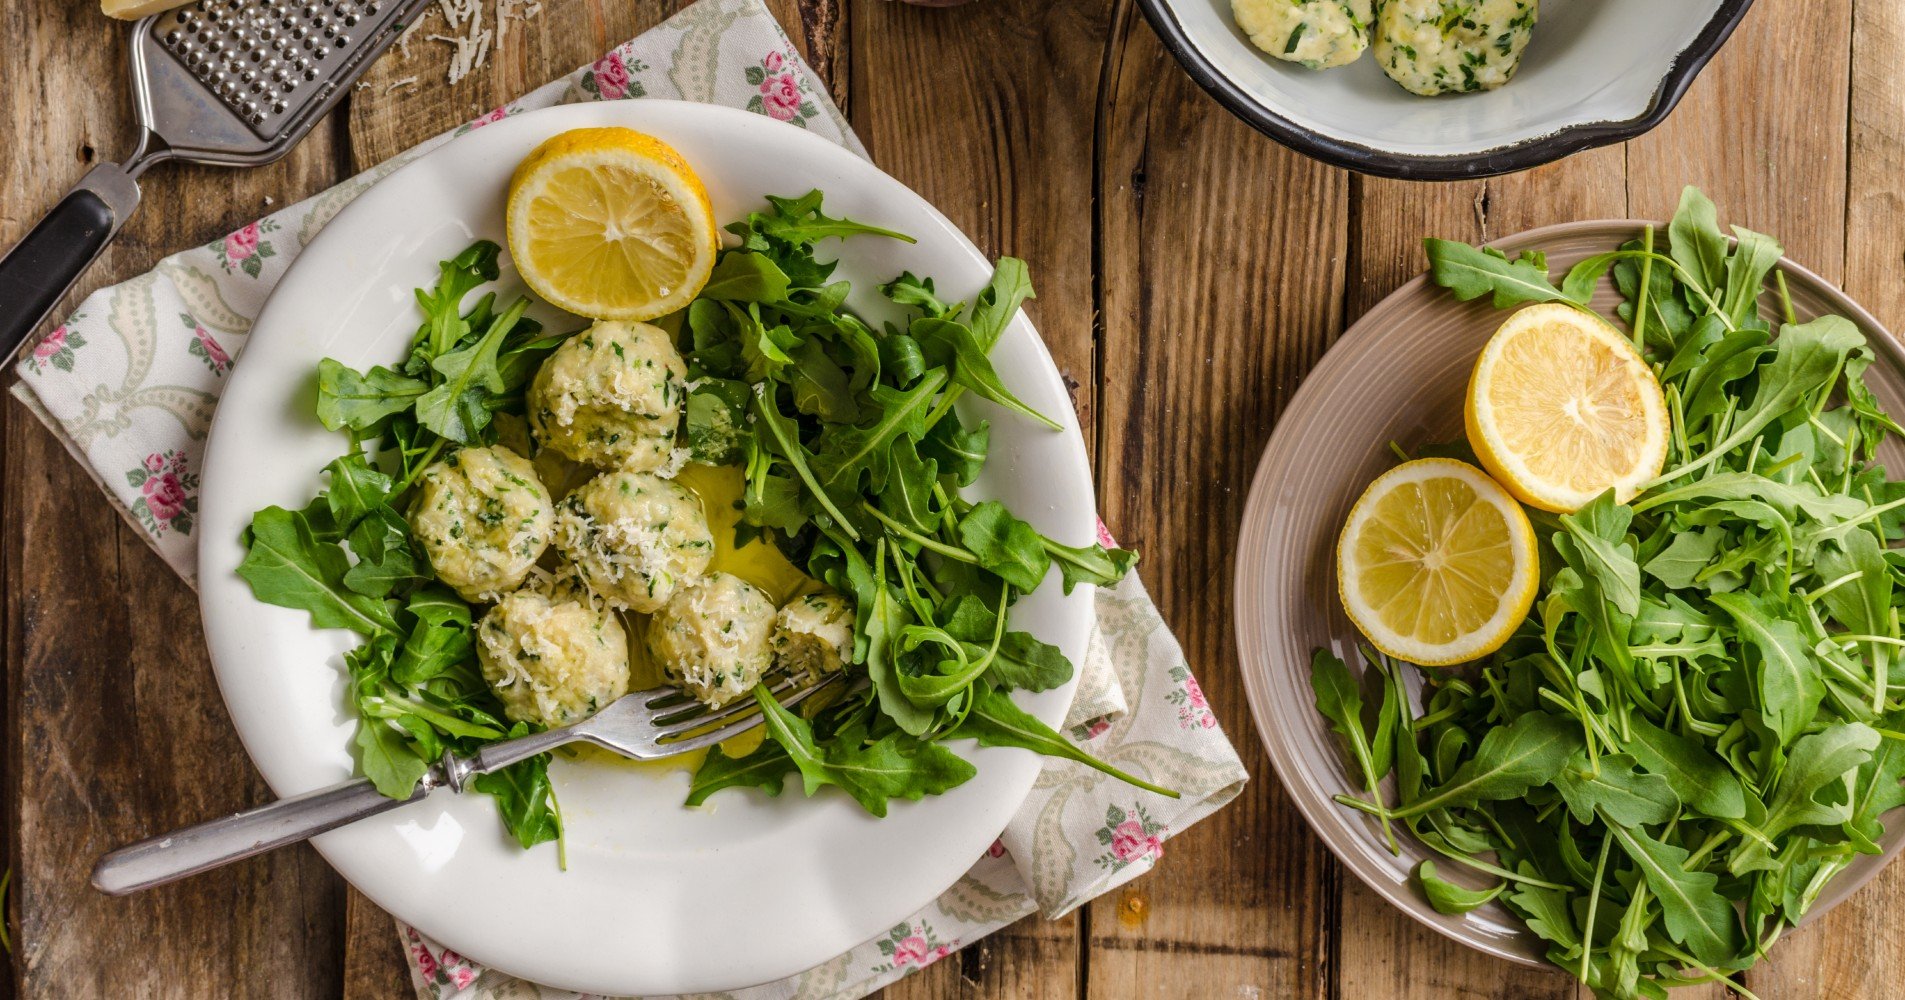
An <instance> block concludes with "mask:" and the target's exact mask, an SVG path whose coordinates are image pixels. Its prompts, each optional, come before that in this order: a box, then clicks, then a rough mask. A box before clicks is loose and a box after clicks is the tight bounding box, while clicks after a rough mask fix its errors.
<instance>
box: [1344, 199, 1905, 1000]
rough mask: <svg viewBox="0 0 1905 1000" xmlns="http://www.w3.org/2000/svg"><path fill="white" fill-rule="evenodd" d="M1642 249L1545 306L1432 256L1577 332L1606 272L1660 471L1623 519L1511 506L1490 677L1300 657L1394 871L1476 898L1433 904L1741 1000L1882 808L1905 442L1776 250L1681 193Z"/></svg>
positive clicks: (1537, 270)
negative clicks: (1506, 623)
mask: <svg viewBox="0 0 1905 1000" xmlns="http://www.w3.org/2000/svg"><path fill="white" fill-rule="evenodd" d="M1657 235H1658V234H1656V233H1655V232H1654V231H1653V230H1652V228H1651V227H1649V228H1648V229H1646V230H1644V231H1642V232H1640V233H1637V234H1636V239H1635V240H1633V241H1632V242H1630V243H1627V244H1626V245H1624V246H1622V247H1621V248H1620V249H1619V250H1617V251H1613V252H1609V253H1603V254H1598V255H1595V256H1593V257H1589V258H1587V259H1586V260H1583V261H1581V262H1580V263H1578V264H1576V265H1574V266H1573V267H1572V268H1571V269H1569V270H1568V272H1567V273H1566V275H1565V276H1563V278H1562V280H1561V282H1560V284H1559V285H1556V284H1555V283H1554V281H1553V279H1552V278H1551V276H1550V273H1549V269H1548V265H1547V262H1546V260H1545V259H1544V258H1543V255H1541V254H1539V253H1523V254H1522V255H1520V256H1519V257H1518V258H1515V259H1509V258H1508V257H1506V256H1505V255H1503V254H1501V253H1499V252H1497V251H1494V250H1486V249H1480V248H1476V247H1471V246H1468V245H1465V244H1461V243H1453V242H1448V241H1442V240H1433V239H1432V240H1429V241H1427V251H1428V256H1429V261H1430V266H1431V275H1432V279H1433V280H1434V281H1435V282H1436V283H1437V284H1439V285H1441V286H1442V287H1444V288H1447V289H1448V290H1449V291H1451V292H1452V293H1453V294H1455V295H1456V296H1457V297H1458V298H1460V299H1462V300H1465V301H1466V300H1470V299H1476V298H1480V297H1483V296H1488V297H1490V299H1491V301H1492V303H1493V305H1494V306H1495V307H1496V308H1498V309H1508V308H1513V307H1520V306H1526V305H1528V304H1531V303H1558V304H1561V305H1563V306H1566V307H1568V308H1571V309H1576V310H1581V311H1590V310H1589V302H1590V300H1591V298H1592V296H1593V293H1594V291H1595V289H1596V286H1597V285H1599V284H1600V283H1601V282H1602V280H1603V279H1604V278H1606V277H1610V276H1611V279H1612V281H1613V283H1614V286H1615V287H1616V289H1617V290H1618V292H1619V293H1620V296H1621V300H1622V301H1621V303H1620V305H1619V307H1618V319H1619V320H1620V322H1621V324H1623V325H1624V334H1625V336H1627V337H1628V338H1630V339H1631V344H1632V345H1633V346H1634V347H1635V348H1636V349H1637V350H1638V351H1639V352H1640V354H1641V357H1643V358H1644V360H1645V362H1646V364H1647V365H1648V366H1650V367H1651V370H1652V372H1653V375H1654V377H1655V378H1657V380H1658V384H1659V386H1660V387H1661V392H1662V396H1661V398H1662V400H1663V401H1664V404H1665V408H1666V414H1667V421H1668V422H1667V428H1668V431H1669V434H1668V443H1667V449H1666V460H1665V469H1664V470H1663V471H1661V472H1660V473H1659V475H1657V476H1655V477H1654V478H1653V479H1652V481H1651V482H1648V483H1645V484H1643V486H1642V488H1640V489H1639V490H1638V491H1637V492H1635V493H1633V495H1631V496H1630V497H1628V498H1627V499H1626V501H1625V502H1616V496H1615V493H1614V491H1612V490H1609V491H1608V492H1607V493H1604V494H1602V495H1600V496H1599V497H1598V498H1596V499H1594V500H1593V501H1592V502H1590V503H1588V504H1587V505H1586V506H1584V507H1581V508H1579V509H1577V510H1574V511H1573V512H1571V513H1566V514H1555V513H1550V512H1548V511H1544V510H1537V509H1529V510H1528V512H1527V514H1528V517H1529V519H1530V520H1531V522H1532V524H1533V526H1534V535H1535V537H1536V539H1537V541H1538V546H1539V560H1540V561H1539V567H1540V568H1539V576H1538V579H1539V583H1538V587H1537V589H1536V592H1535V594H1534V597H1533V603H1532V610H1531V611H1530V612H1529V613H1528V614H1527V616H1526V618H1525V620H1523V621H1521V623H1520V625H1519V627H1517V628H1514V630H1513V633H1512V635H1511V636H1510V637H1509V638H1508V639H1507V641H1506V644H1505V645H1502V646H1501V647H1500V649H1499V650H1498V651H1497V652H1494V653H1493V654H1492V655H1489V656H1487V657H1486V658H1485V659H1482V660H1480V661H1479V662H1476V663H1473V664H1471V665H1468V666H1466V667H1460V668H1453V669H1444V668H1421V667H1414V666H1411V665H1408V664H1405V663H1403V662H1401V661H1399V660H1397V659H1395V658H1393V657H1391V656H1388V655H1385V654H1382V653H1379V652H1377V651H1376V650H1374V649H1366V650H1365V653H1366V658H1367V661H1368V666H1367V670H1366V671H1364V672H1363V674H1362V676H1361V680H1360V681H1359V679H1358V676H1357V674H1356V673H1355V672H1352V670H1351V669H1350V668H1349V667H1348V666H1346V665H1345V664H1344V663H1343V662H1341V661H1340V660H1338V659H1337V658H1336V657H1335V656H1333V655H1331V653H1330V652H1328V651H1327V650H1318V651H1317V652H1316V654H1315V657H1314V662H1313V664H1312V673H1311V683H1312V686H1313V689H1314V692H1315V695H1316V704H1317V708H1318V709H1319V710H1320V711H1321V712H1322V713H1323V714H1324V715H1325V716H1326V717H1327V718H1328V719H1329V720H1330V723H1331V728H1332V729H1333V730H1334V731H1335V732H1336V733H1337V734H1339V736H1340V737H1341V738H1342V741H1343V744H1344V745H1345V746H1346V747H1347V749H1348V751H1349V753H1350V756H1351V757H1352V758H1353V762H1354V769H1355V772H1356V773H1358V774H1359V775H1360V776H1361V779H1362V782H1363V784H1364V786H1365V788H1364V794H1362V795H1343V796H1338V801H1339V802H1340V803H1341V804H1342V805H1344V806H1345V807H1349V808H1353V809H1356V810H1360V811H1362V812H1364V813H1366V814H1368V815H1370V816H1371V817H1373V818H1374V821H1375V823H1376V824H1378V826H1379V827H1380V830H1381V831H1382V833H1381V835H1382V836H1384V837H1386V838H1387V843H1388V846H1389V848H1390V849H1391V850H1392V851H1395V850H1397V849H1398V840H1397V837H1398V836H1399V835H1400V834H1401V833H1403V832H1405V831H1406V832H1407V833H1408V834H1411V835H1413V836H1414V837H1415V838H1416V839H1417V840H1418V841H1419V842H1420V843H1421V844H1422V845H1423V846H1426V847H1427V848H1429V849H1430V850H1432V851H1433V852H1435V853H1436V854H1438V855H1441V856H1443V857H1445V858H1447V859H1449V860H1450V861H1452V862H1454V863H1455V864H1457V865H1460V866H1462V867H1464V868H1467V869H1470V870H1472V871H1473V872H1475V873H1478V874H1480V875H1482V876H1484V877H1486V879H1487V880H1489V881H1490V882H1491V883H1492V884H1491V885H1489V886H1487V887H1486V888H1482V889H1472V888H1468V887H1466V885H1464V884H1458V883H1457V882H1455V881H1450V880H1448V879H1445V878H1443V877H1442V875H1441V873H1438V870H1437V866H1436V865H1435V864H1434V863H1431V862H1424V863H1422V864H1421V865H1420V866H1419V868H1418V870H1417V872H1416V878H1417V882H1418V884H1419V887H1420V889H1421V890H1422V891H1423V892H1424V893H1425V894H1426V896H1427V898H1428V900H1429V901H1430V903H1432V904H1433V906H1434V907H1435V908H1436V909H1437V910H1439V911H1441V912H1443V913H1449V914H1459V913H1465V912H1468V911H1470V910H1473V909H1475V908H1477V907H1480V906H1483V905H1486V904H1489V903H1491V902H1495V903H1499V904H1501V905H1504V906H1506V907H1507V908H1508V909H1509V910H1511V911H1512V912H1513V913H1515V914H1516V915H1517V916H1519V917H1520V918H1522V920H1523V921H1524V922H1525V924H1526V926H1527V928H1528V931H1529V932H1530V933H1531V934H1534V935H1536V936H1538V937H1539V938H1540V939H1542V940H1543V941H1544V942H1545V943H1546V945H1547V957H1548V958H1549V960H1550V961H1552V962H1553V963H1554V964H1555V965H1557V966H1559V967H1560V968H1562V969H1565V970H1567V971H1568V972H1569V973H1571V974H1573V975H1574V976H1576V977H1578V978H1579V979H1580V980H1581V981H1582V982H1583V983H1585V984H1587V985H1588V986H1589V987H1591V988H1592V989H1593V990H1594V992H1595V994H1596V995H1597V996H1608V997H1623V998H1625V997H1655V998H1658V997H1663V996H1665V994H1666V988H1667V987H1670V986H1677V985H1683V984H1688V983H1701V982H1720V983H1724V984H1726V985H1727V986H1729V987H1730V988H1732V989H1734V990H1736V991H1738V992H1741V993H1745V992H1746V991H1745V990H1743V989H1742V988H1741V987H1740V985H1739V981H1738V978H1737V977H1736V976H1735V975H1734V974H1735V973H1738V972H1740V971H1741V970H1744V969H1746V968H1748V967H1750V966H1751V965H1753V964H1754V963H1755V962H1756V961H1758V960H1759V959H1760V958H1761V957H1762V956H1764V955H1765V954H1766V952H1767V949H1768V948H1770V947H1771V946H1772V945H1773V943H1774V942H1775V941H1777V940H1778V939H1779V937H1780V935H1781V934H1782V933H1783V932H1784V931H1785V930H1787V929H1788V928H1791V927H1793V926H1794V925H1796V924H1797V923H1798V922H1799V921H1800V920H1801V919H1803V918H1804V917H1805V915H1806V913H1807V911H1808V910H1809V909H1810V908H1811V907H1812V906H1813V905H1814V903H1815V902H1816V901H1817V900H1818V899H1819V898H1820V897H1821V894H1822V893H1823V892H1825V891H1826V890H1827V889H1828V887H1829V886H1831V885H1832V884H1833V880H1834V879H1835V878H1837V877H1839V876H1840V875H1841V873H1843V872H1844V871H1845V870H1846V868H1847V867H1848V865H1850V864H1851V863H1852V862H1853V861H1854V859H1856V858H1857V857H1859V856H1860V855H1862V854H1878V853H1881V850H1882V848H1881V838H1882V837H1883V836H1884V834H1885V825H1884V823H1883V822H1882V817H1884V815H1885V814H1886V813H1887V812H1888V811H1890V810H1892V809H1894V808H1895V807H1897V806H1899V805H1901V804H1905V790H1901V785H1900V782H1901V779H1905V633H1902V632H1901V630H1900V608H1901V607H1905V586H1902V585H1901V584H1902V583H1905V579H1902V577H1905V558H1901V555H1900V551H1901V550H1898V549H1894V548H1893V546H1892V542H1893V540H1894V539H1895V538H1898V537H1900V536H1901V534H1905V483H1901V482H1899V481H1897V480H1895V479H1893V478H1892V477H1891V476H1890V475H1888V473H1887V471H1886V470H1885V469H1884V468H1883V467H1881V466H1880V465H1879V464H1877V462H1876V461H1875V458H1876V454H1877V451H1878V448H1879V446H1880V445H1881V443H1883V442H1884V441H1886V440H1887V439H1888V437H1889V436H1891V435H1895V434H1899V433H1900V432H1901V428H1900V427H1899V425H1898V424H1897V423H1896V422H1895V421H1894V420H1893V418H1892V417H1890V416H1888V415H1887V414H1886V413H1885V412H1884V410H1883V409H1882V408H1881V407H1880V406H1879V404H1878V402H1877V400H1876V399H1875V398H1874V396H1873V393H1872V391H1871V390H1870V389H1869V388H1868V387H1867V385H1866V382H1865V380H1864V374H1865V372H1866V371H1867V369H1868V368H1869V366H1870V365H1871V364H1872V362H1873V358H1874V355H1873V352H1872V349H1871V348H1870V347H1869V346H1868V345H1867V342H1866V339H1865V336H1864V335H1863V334H1862V333H1861V332H1860V330H1859V328H1858V327H1857V326H1856V325H1855V324H1854V323H1853V322H1852V321H1851V320H1849V319H1847V318H1845V317H1842V316H1836V315H1826V316H1821V317H1819V318H1816V319H1813V320H1811V321H1809V322H1803V323H1802V322H1799V321H1798V317H1797V316H1796V315H1795V311H1794V308H1793V303H1792V300H1791V298H1790V296H1789V294H1788V291H1787V287H1786V283H1785V279H1784V277H1783V276H1781V275H1780V274H1779V273H1778V272H1777V271H1776V270H1775V265H1776V264H1777V263H1778V261H1779V260H1780V258H1781V253H1782V251H1781V248H1780V246H1779V244H1778V243H1777V242H1776V241H1775V240H1773V239H1772V238H1771V237H1768V236H1765V235H1762V234H1759V233H1755V232H1751V231H1749V230H1745V229H1739V228H1735V229H1734V230H1733V237H1732V238H1729V237H1728V235H1727V234H1726V233H1725V232H1724V231H1723V230H1721V229H1720V227H1719V225H1718V223H1717V219H1716V212H1715V210H1714V206H1713V205H1712V203H1711V202H1710V201H1708V199H1707V198H1706V197H1705V196H1703V195H1702V194H1701V193H1700V192H1699V191H1697V190H1694V189H1692V188H1689V189H1687V191H1686V192H1685V194H1684V196H1683V198H1682V200H1681V203H1680V206H1679V210H1678V212H1677V213H1676V214H1675V216H1674V218H1673V220H1672V224H1671V226H1670V227H1669V229H1668V231H1667V233H1666V234H1665V240H1664V246H1663V245H1658V244H1657ZM1769 276H1770V277H1771V279H1772V282H1771V287H1770V289H1769V288H1768V279H1769ZM1763 299H1764V300H1765V301H1764V302H1763V301H1762V300H1763ZM1597 316H1598V314H1597ZM1472 426H1473V425H1472V424H1471V427H1472ZM1472 433H1473V432H1472V431H1471V434H1472ZM1429 451H1431V452H1433V453H1436V454H1451V455H1455V456H1458V457H1466V458H1470V459H1471V460H1472V459H1473V457H1474V456H1473V455H1472V454H1471V453H1469V452H1468V450H1467V446H1466V445H1454V446H1450V447H1447V448H1438V449H1429ZM1418 679H1419V681H1420V701H1419V703H1417V701H1416V699H1414V698H1412V696H1411V690H1412V688H1413V687H1414V686H1415V685H1414V684H1412V681H1414V680H1418ZM1473 881H1474V880H1473V879H1464V880H1463V882H1465V883H1469V884H1472V883H1473ZM1748 995H1750V994H1748Z"/></svg>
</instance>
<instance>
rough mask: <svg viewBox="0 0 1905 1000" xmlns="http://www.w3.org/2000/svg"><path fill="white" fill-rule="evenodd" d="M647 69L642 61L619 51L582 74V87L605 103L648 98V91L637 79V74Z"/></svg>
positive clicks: (599, 60)
mask: <svg viewBox="0 0 1905 1000" xmlns="http://www.w3.org/2000/svg"><path fill="white" fill-rule="evenodd" d="M647 68H648V66H647V64H645V63H643V62H642V61H641V60H640V59H632V58H630V57H628V56H626V55H623V54H622V53H621V52H620V51H619V50H618V51H615V52H611V53H609V54H608V55H605V56H603V57H602V58H601V59H598V60H596V63H595V65H594V66H591V67H590V68H589V70H588V72H586V73H583V74H582V82H581V84H580V86H581V87H582V90H583V91H584V92H585V93H590V94H594V95H595V96H596V97H598V98H600V99H601V100H604V101H620V100H626V99H629V98H635V97H646V96H648V90H647V89H646V88H644V87H643V86H642V82H641V81H640V80H637V79H635V74H637V73H640V72H641V71H642V70H645V69H647Z"/></svg>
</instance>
